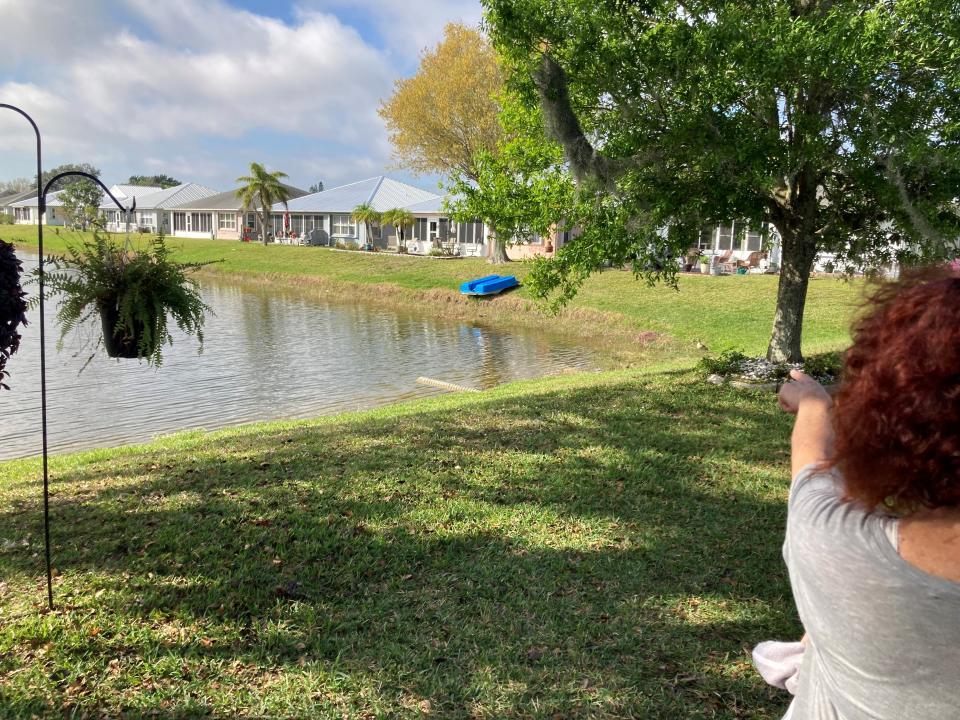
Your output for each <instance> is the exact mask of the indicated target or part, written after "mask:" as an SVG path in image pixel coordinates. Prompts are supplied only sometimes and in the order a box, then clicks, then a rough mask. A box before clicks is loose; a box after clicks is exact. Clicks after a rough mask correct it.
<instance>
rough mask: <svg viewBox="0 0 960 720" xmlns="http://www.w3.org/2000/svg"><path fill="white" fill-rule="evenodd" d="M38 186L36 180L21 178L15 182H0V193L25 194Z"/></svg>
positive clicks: (14, 180) (14, 179)
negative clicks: (25, 191)
mask: <svg viewBox="0 0 960 720" xmlns="http://www.w3.org/2000/svg"><path fill="white" fill-rule="evenodd" d="M36 186H37V182H36V178H34V179H33V180H31V179H30V178H25V177H19V178H13V180H0V192H23V191H24V190H29V189H31V188H35V187H36Z"/></svg>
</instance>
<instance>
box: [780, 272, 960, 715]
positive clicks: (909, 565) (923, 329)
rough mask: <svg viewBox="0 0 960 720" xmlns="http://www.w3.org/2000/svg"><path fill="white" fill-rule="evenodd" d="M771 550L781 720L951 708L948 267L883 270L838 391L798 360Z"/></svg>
mask: <svg viewBox="0 0 960 720" xmlns="http://www.w3.org/2000/svg"><path fill="white" fill-rule="evenodd" d="M779 400H780V405H781V407H782V408H783V409H784V410H785V411H786V412H788V413H793V414H796V416H797V417H796V422H795V425H794V429H793V436H792V471H793V476H794V479H793V484H792V487H791V489H790V501H789V505H788V512H787V518H788V519H787V535H786V540H785V542H784V546H783V554H784V559H785V560H786V563H787V568H788V570H789V574H790V583H791V586H792V588H793V595H794V599H795V601H796V604H797V610H798V611H799V614H800V619H801V621H802V622H803V626H804V629H805V630H806V633H807V635H806V637H805V640H804V643H805V646H806V647H805V650H804V651H803V660H802V665H801V667H800V673H799V681H798V685H797V687H796V697H795V699H794V703H793V705H792V707H791V713H792V714H791V715H790V717H791V718H792V720H810V719H816V720H820V719H821V718H831V719H836V720H861V719H863V720H866V719H867V718H869V719H871V720H903V719H905V718H917V719H921V718H922V719H923V720H947V719H949V720H956V718H958V717H960V274H958V273H957V272H956V271H954V270H951V269H949V268H942V269H927V270H922V271H914V272H910V273H906V274H905V275H904V276H903V277H902V278H901V279H900V280H898V281H896V282H889V283H886V284H883V285H880V286H879V287H878V289H877V290H876V291H875V293H874V294H873V296H872V298H871V303H870V306H869V309H868V312H867V313H866V314H865V316H864V317H863V318H862V319H861V320H860V321H859V323H858V324H857V325H856V327H855V332H854V342H853V346H852V347H851V348H850V350H849V351H848V352H847V354H846V357H845V360H844V372H843V379H842V382H841V384H840V387H839V390H838V391H837V393H836V396H835V397H834V398H832V399H831V397H830V395H829V394H828V393H827V392H826V391H825V390H824V389H823V387H821V386H820V385H819V384H818V383H817V382H815V381H814V380H812V379H811V378H809V377H807V376H806V375H804V374H803V373H801V372H799V371H794V372H793V373H792V380H791V381H790V382H788V383H786V384H785V385H784V386H783V388H782V389H781V391H780V396H779Z"/></svg>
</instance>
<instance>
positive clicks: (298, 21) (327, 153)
mask: <svg viewBox="0 0 960 720" xmlns="http://www.w3.org/2000/svg"><path fill="white" fill-rule="evenodd" d="M338 4H339V5H342V4H343V2H342V0H336V2H335V3H333V4H328V8H327V10H326V11H324V10H323V9H322V8H321V7H320V6H319V5H317V4H316V3H315V4H313V5H311V6H307V5H301V6H300V7H299V8H298V10H297V12H296V13H295V19H294V21H293V22H292V23H290V24H288V23H284V22H282V21H280V20H278V19H274V18H268V17H264V16H259V15H255V14H253V13H250V12H247V11H243V10H239V9H237V8H234V7H232V6H230V5H228V4H226V3H225V2H222V0H163V1H162V2H158V1H157V0H120V2H119V3H113V4H112V7H111V8H110V12H109V13H108V8H107V7H106V6H105V4H104V2H101V1H100V0H72V1H71V0H45V2H43V3H38V2H36V1H35V0H0V17H4V18H5V20H4V27H5V32H4V35H5V36H6V35H7V31H6V28H14V29H15V32H13V33H12V34H11V35H12V36H13V37H14V38H15V39H14V40H13V42H12V43H7V44H6V45H5V47H4V48H3V50H4V56H3V58H0V72H7V73H10V74H11V75H12V76H15V77H16V78H17V80H16V81H15V80H12V79H7V80H4V78H3V76H0V102H9V103H12V104H15V105H19V106H21V107H23V108H24V109H25V110H27V111H28V112H30V113H31V115H33V116H34V118H35V119H36V120H37V122H38V123H39V124H40V125H41V130H42V131H43V133H44V145H45V155H46V157H47V158H52V159H51V160H48V161H47V162H45V165H46V166H50V165H54V164H57V163H58V162H66V161H76V162H80V161H87V162H92V163H94V164H98V165H101V166H103V167H104V169H105V170H110V169H112V168H116V169H117V170H116V172H117V173H118V174H119V175H123V176H125V175H127V174H130V173H139V172H143V171H145V170H147V169H150V170H157V171H159V172H168V173H170V174H175V175H176V176H178V177H181V178H182V179H196V180H198V181H202V182H207V183H211V182H213V181H216V182H218V184H219V186H220V187H225V186H226V185H229V184H230V183H231V182H232V179H233V178H234V177H236V176H237V175H239V174H242V171H243V170H244V169H245V167H244V163H246V162H249V161H250V160H253V159H256V160H260V161H262V162H265V163H267V164H268V165H269V166H271V167H283V165H284V163H286V164H287V165H286V167H284V168H283V169H287V172H289V173H290V174H291V177H292V178H294V179H295V174H294V167H298V168H301V169H302V172H304V173H309V177H310V178H317V177H320V178H323V179H324V181H325V182H326V183H327V184H328V185H329V184H330V183H331V182H338V181H341V180H342V181H349V180H354V179H358V175H360V176H363V177H366V176H369V175H374V174H377V173H379V172H383V170H384V168H385V167H388V166H389V164H390V148H389V144H388V143H387V140H386V132H385V130H384V128H383V124H382V121H381V120H380V118H379V117H378V116H377V113H376V111H377V108H378V106H379V101H380V99H381V98H382V97H385V96H386V95H388V94H389V93H390V92H391V89H392V85H393V80H394V79H395V78H396V77H397V76H398V74H399V73H398V71H397V70H396V65H397V62H396V58H395V56H391V55H390V54H389V53H388V52H387V51H386V49H385V48H382V47H378V46H375V45H371V44H369V43H368V42H367V39H365V38H362V37H361V35H360V33H358V31H357V30H356V29H354V28H353V27H350V26H349V25H346V24H344V22H342V21H341V20H339V19H338V18H337V16H336V15H334V14H332V12H330V10H332V9H335V7H337V6H338ZM358 4H360V5H366V6H368V7H369V8H370V10H371V12H373V11H374V10H377V11H378V12H379V14H378V15H377V22H378V23H380V24H381V26H384V27H386V26H385V25H384V24H386V25H390V24H391V23H392V24H393V25H392V30H393V32H391V33H390V34H389V36H393V35H394V34H403V35H405V39H404V43H408V44H410V45H409V49H408V53H409V55H410V56H411V57H410V60H411V64H412V65H413V66H415V65H416V59H415V57H416V54H417V52H418V51H419V49H420V47H421V46H425V45H431V44H435V43H436V42H437V40H438V39H439V37H440V33H441V31H442V26H443V24H444V23H445V22H446V21H447V20H448V19H461V17H460V15H457V14H456V12H454V13H453V14H451V12H449V10H450V9H451V5H452V7H453V10H454V11H455V10H456V8H459V7H460V6H461V5H462V6H463V7H473V8H474V10H475V13H474V14H475V15H479V5H478V3H476V2H469V3H467V2H464V3H462V4H461V3H459V2H457V3H452V4H448V3H441V2H439V1H438V0H427V2H423V3H421V4H418V6H417V8H416V12H411V5H410V3H407V4H406V5H401V3H399V2H395V1H394V0H385V2H382V3H378V2H374V1H373V0H360V3H358ZM421 5H422V7H421ZM445 8H446V9H445ZM8 18H10V19H12V23H11V22H10V21H8ZM418 18H419V20H420V22H417V19H418ZM21 30H22V32H20V31H21ZM5 41H6V37H5ZM11 48H12V50H13V53H14V55H13V56H12V57H11V56H10V55H9V54H8V53H7V51H8V50H10V49H11ZM397 51H398V50H397V48H396V47H395V48H394V50H393V52H397ZM25 68H28V70H29V71H28V70H25ZM11 75H8V77H10V76H11ZM3 115H4V114H3V113H0V149H2V150H3V151H5V152H13V153H16V152H17V151H19V153H20V154H19V155H15V157H16V158H17V159H18V160H19V164H18V168H17V170H19V171H20V172H19V174H24V173H25V172H26V171H24V170H22V169H21V168H22V167H23V166H26V167H27V168H30V167H31V165H30V164H29V162H28V161H27V158H28V156H29V152H28V150H27V149H25V148H24V145H23V141H24V138H26V137H28V136H26V135H24V133H25V132H26V131H25V130H24V131H21V132H12V130H13V128H15V127H19V126H20V125H22V124H23V123H22V120H19V119H17V118H11V117H4V116H3ZM8 115H9V114H8ZM264 137H267V138H268V139H264ZM231 143H232V144H231ZM225 145H226V146H227V147H229V150H228V151H224V150H222V149H218V148H222V147H224V146H225ZM298 145H301V146H302V147H298ZM331 147H332V148H333V150H331V149H330V148H331ZM225 152H229V153H230V154H232V155H233V157H236V162H234V161H233V158H231V157H224V154H225ZM243 152H249V153H251V154H252V155H251V156H249V157H247V156H243V157H241V153H243ZM271 154H273V157H271ZM310 154H312V157H311V156H310ZM327 163H330V164H327ZM288 168H289V169H288ZM325 168H326V169H325ZM351 173H353V174H351ZM14 174H16V173H14ZM107 179H109V180H114V179H117V178H114V177H110V178H107Z"/></svg>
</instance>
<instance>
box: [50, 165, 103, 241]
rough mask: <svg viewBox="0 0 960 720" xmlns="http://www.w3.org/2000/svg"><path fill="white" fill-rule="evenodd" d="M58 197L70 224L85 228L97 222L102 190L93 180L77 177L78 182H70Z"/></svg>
mask: <svg viewBox="0 0 960 720" xmlns="http://www.w3.org/2000/svg"><path fill="white" fill-rule="evenodd" d="M59 199H60V201H61V202H62V203H63V212H64V213H65V214H66V216H67V219H68V220H69V221H70V224H72V225H75V226H77V227H80V228H82V229H83V230H86V229H87V228H88V227H89V226H91V225H94V226H96V225H97V224H98V223H99V221H100V203H101V202H103V190H101V189H100V186H99V185H97V184H96V183H94V182H93V181H91V180H86V179H84V178H79V180H78V182H75V183H70V185H68V186H67V187H65V188H64V189H63V192H61V193H60V195H59Z"/></svg>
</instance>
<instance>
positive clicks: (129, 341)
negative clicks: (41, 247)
mask: <svg viewBox="0 0 960 720" xmlns="http://www.w3.org/2000/svg"><path fill="white" fill-rule="evenodd" d="M48 262H49V263H50V265H52V266H53V267H54V268H55V270H53V271H48V272H46V273H45V275H44V282H45V283H46V284H47V287H48V288H49V291H50V295H51V296H60V297H61V300H60V304H59V307H58V308H57V320H58V322H59V323H60V345H62V343H63V338H64V337H65V336H66V334H67V333H68V332H70V331H71V330H73V329H74V328H76V327H77V326H78V325H79V324H80V323H82V322H84V321H85V320H88V319H90V318H91V317H92V316H94V315H96V314H99V315H100V317H101V319H104V318H106V321H105V322H102V327H103V332H102V334H101V335H100V336H99V337H98V339H97V347H99V346H100V344H101V343H102V344H103V345H104V346H105V347H108V348H109V347H110V343H111V342H113V343H119V344H120V345H121V346H125V347H130V348H133V349H134V352H133V353H131V356H135V357H137V358H140V359H143V360H146V361H147V362H148V363H149V364H151V365H155V366H157V367H159V366H160V365H161V363H162V361H163V356H162V350H163V346H164V345H172V344H173V338H172V337H171V335H170V328H169V325H168V318H172V319H173V321H174V322H175V323H176V326H177V327H179V328H180V329H181V330H182V331H184V332H185V333H187V334H190V335H195V336H196V337H197V339H198V340H199V341H200V351H201V352H202V351H203V322H204V316H205V313H207V312H209V311H210V307H209V306H207V305H206V303H204V302H203V300H202V299H201V297H200V293H199V291H198V289H197V284H196V281H194V280H192V279H190V278H189V277H187V272H189V271H191V270H197V269H198V268H201V267H203V266H204V265H209V264H210V263H180V262H176V261H174V260H172V259H171V258H170V250H169V249H168V248H167V246H166V243H165V241H164V239H163V237H158V238H156V239H155V240H153V241H152V242H151V243H150V247H149V248H148V249H147V250H144V251H140V252H131V251H129V250H127V249H125V248H124V247H121V246H120V245H117V244H115V243H113V242H112V241H110V240H108V239H106V238H104V237H103V236H101V235H99V234H97V235H94V238H93V240H90V241H86V242H84V243H83V244H82V245H80V246H79V247H77V246H73V245H70V246H68V247H67V254H66V255H64V256H53V257H50V258H49V260H48ZM108 330H112V332H113V336H112V337H109V338H108V337H105V334H106V332H108Z"/></svg>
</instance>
